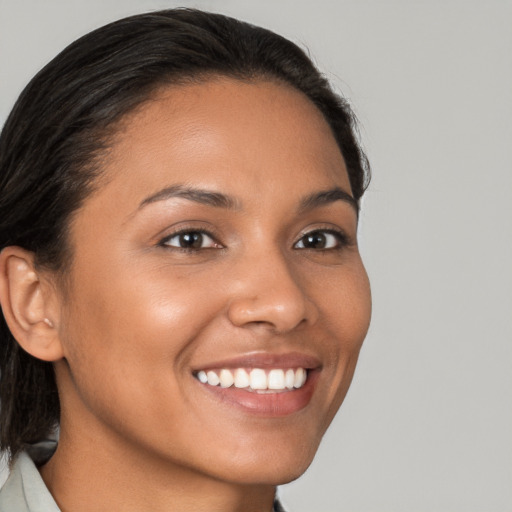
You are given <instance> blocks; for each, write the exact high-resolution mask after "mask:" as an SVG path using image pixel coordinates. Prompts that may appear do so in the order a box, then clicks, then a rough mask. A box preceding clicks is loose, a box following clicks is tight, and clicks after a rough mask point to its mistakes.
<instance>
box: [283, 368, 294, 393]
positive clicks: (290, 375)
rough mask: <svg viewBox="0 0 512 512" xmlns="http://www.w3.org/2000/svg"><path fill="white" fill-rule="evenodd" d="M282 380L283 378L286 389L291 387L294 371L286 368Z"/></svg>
mask: <svg viewBox="0 0 512 512" xmlns="http://www.w3.org/2000/svg"><path fill="white" fill-rule="evenodd" d="M284 380H285V384H286V387H287V388H288V389H293V384H294V382H295V372H294V371H293V370H292V369H291V368H290V369H288V370H286V375H285V378H284Z"/></svg>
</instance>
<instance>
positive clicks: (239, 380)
mask: <svg viewBox="0 0 512 512" xmlns="http://www.w3.org/2000/svg"><path fill="white" fill-rule="evenodd" d="M250 383H251V382H250V380H249V374H248V373H247V372H246V371H245V370H244V369H243V368H238V369H237V370H235V387H236V388H248V387H249V384H250Z"/></svg>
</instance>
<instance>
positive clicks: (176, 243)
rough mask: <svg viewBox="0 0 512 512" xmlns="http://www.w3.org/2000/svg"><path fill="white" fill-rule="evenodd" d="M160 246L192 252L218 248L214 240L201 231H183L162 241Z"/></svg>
mask: <svg viewBox="0 0 512 512" xmlns="http://www.w3.org/2000/svg"><path fill="white" fill-rule="evenodd" d="M162 245H164V246H168V247H177V248H180V249H192V250H198V249H208V248H211V247H218V244H217V243H216V242H215V240H214V239H213V238H212V237H211V236H210V235H208V234H207V233H205V232H203V231H183V232H181V233H176V234H175V235H172V236H170V237H167V238H166V239H165V240H163V241H162Z"/></svg>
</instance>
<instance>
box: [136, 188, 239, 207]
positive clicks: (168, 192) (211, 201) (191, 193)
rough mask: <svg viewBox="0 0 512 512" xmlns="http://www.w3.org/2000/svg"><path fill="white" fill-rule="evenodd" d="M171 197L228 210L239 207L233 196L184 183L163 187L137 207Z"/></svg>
mask: <svg viewBox="0 0 512 512" xmlns="http://www.w3.org/2000/svg"><path fill="white" fill-rule="evenodd" d="M173 197H181V198H183V199H188V200H189V201H194V202H196V203H200V204H204V205H207V206H214V207H216V208H226V209H228V210H238V209H239V208H240V206H239V203H238V201H237V200H236V199H235V198H233V197H230V196H227V195H225V194H221V193H219V192H212V191H210V190H201V189H198V188H193V187H187V186H185V185H173V186H171V187H167V188H164V189H162V190H160V191H159V192H157V193H156V194H153V195H151V196H149V197H147V198H146V199H144V201H142V202H141V203H140V205H139V208H143V207H144V206H146V205H148V204H151V203H155V202H157V201H164V200H166V199H171V198H173Z"/></svg>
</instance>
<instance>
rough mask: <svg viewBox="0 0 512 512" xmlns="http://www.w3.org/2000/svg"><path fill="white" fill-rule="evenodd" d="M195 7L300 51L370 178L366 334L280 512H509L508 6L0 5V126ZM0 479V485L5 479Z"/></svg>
mask: <svg viewBox="0 0 512 512" xmlns="http://www.w3.org/2000/svg"><path fill="white" fill-rule="evenodd" d="M176 5H181V6H187V7H199V8H204V9H207V10H212V11H218V12H222V13H226V14H229V15H233V16H235V17H239V18H241V19H244V20H247V21H250V22H253V23H256V24H260V25H263V26H265V27H268V28H270V29H273V30H275V31H277V32H279V33H281V34H283V35H285V36H287V37H289V38H291V39H292V40H293V41H295V42H297V43H299V44H300V45H301V46H303V47H306V48H308V51H309V52H310V53H311V55H312V56H313V57H314V59H315V61H316V62H317V64H318V65H319V66H320V68H321V69H322V70H324V72H325V73H326V74H327V75H328V77H329V78H330V79H331V80H332V82H333V83H334V85H335V87H336V88H337V89H338V90H339V91H341V92H342V93H343V94H344V95H345V96H346V97H348V98H349V100H350V101H351V102H352V103H353V105H354V107H355V110H356V112H357V115H358V117H359V120H360V122H361V137H362V140H363V141H364V145H365V147H366V149H367V152H368V155H369V157H370V160H371V163H372V167H373V174H374V177H373V182H372V185H371V188H370V190H369V191H368V193H367V195H366V198H365V200H364V203H363V214H362V222H361V227H360V239H361V246H362V252H363V257H364V260H365V262H366V265H367V268H368V272H369V274H370V278H371V281H372V287H373V297H374V314H373V323H372V327H371V329H370V333H369V335H368V338H367V341H366V344H365V346H364V348H363V351H362V354H361V358H360V363H359V368H358V370H357V372H356V377H355V379H354V383H353V385H352V389H351V391H350V392H349V395H348V397H347V399H346V401H345V404H344V405H343V406H342V409H341V411H340V413H339V415H338V416H337V418H336V420H335V422H334V424H333V425H332V427H331V429H330V430H329V431H328V434H327V435H326V438H325V440H324V442H323V444H322V446H321V448H320V451H319V453H318V456H317V458H316V459H315V462H314V463H313V465H312V466H311V468H310V469H309V471H308V472H307V473H306V474H305V475H304V476H303V477H302V478H301V479H299V480H298V481H297V482H294V483H292V484H290V485H288V486H284V487H283V488H281V490H280V493H281V496H282V499H283V501H284V503H285V505H286V506H287V507H288V508H289V510H290V511H292V512H306V511H309V512H343V511H352V512H385V511H393V512H401V511H407V512H423V511H425V512H427V511H428V512H433V511H439V512H482V511H492V512H506V511H511V510H512V371H511V364H512V207H511V205H510V202H511V195H512V2H511V1H510V0H486V1H485V2H483V1H480V0H478V1H477V0H442V1H441V0H430V1H418V0H416V1H406V0H402V1H398V0H391V1H386V0H357V1H356V0H338V1H335V0H331V1H330V0H315V1H312V0H254V1H252V0H249V1H236V0H216V1H214V0H210V1H207V0H203V1H201V0H197V1H195V0H194V1H192V0H190V1H187V0H182V1H181V2H179V3H178V2H175V1H171V0H169V1H166V0H160V1H158V0H83V1H73V0H45V1H41V0H0V123H3V122H4V121H5V118H6V116H7V115H8V112H9V110H10V108H11V107H12V105H13V103H14V101H15V98H16V97H17V95H18V94H19V92H20V91H21V89H22V87H23V86H24V85H25V84H26V82H27V81H28V80H29V79H30V78H31V77H32V75H34V73H35V72H36V71H37V70H38V69H39V68H40V67H41V66H42V65H44V64H45V63H46V62H47V61H48V60H50V59H51V58H52V57H53V56H55V55H56V54H57V53H58V52H59V51H60V50H61V49H62V48H64V46H65V45H66V44H68V43H70V42H71V41H72V40H74V39H75V38H77V37H78V36H80V35H82V34H84V33H86V32H88V31H90V30H91V29H94V28H96V27H97V26H100V25H102V24H104V23H106V22H109V21H112V20H114V19H117V18H120V17H123V16H125V15H129V14H134V13H137V12H142V11H148V10H155V9H159V8H165V7H172V6H176ZM4 473H5V472H4Z"/></svg>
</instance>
